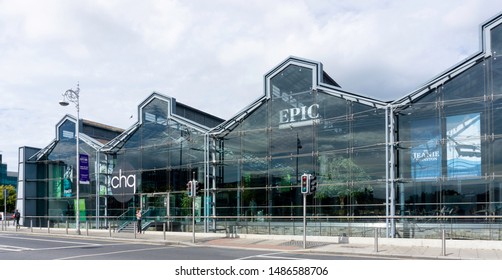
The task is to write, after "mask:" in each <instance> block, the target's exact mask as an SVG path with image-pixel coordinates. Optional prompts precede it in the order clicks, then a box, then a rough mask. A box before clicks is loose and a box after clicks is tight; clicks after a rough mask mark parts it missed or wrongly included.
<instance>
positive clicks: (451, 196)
mask: <svg viewBox="0 0 502 280" xmlns="http://www.w3.org/2000/svg"><path fill="white" fill-rule="evenodd" d="M501 23H502V16H498V17H495V18H493V19H491V20H489V21H487V22H486V23H484V24H483V25H481V41H482V44H481V45H482V49H481V51H480V52H479V53H477V54H474V55H473V56H471V57H470V58H468V59H466V60H465V61H463V62H461V63H459V64H457V65H455V66H453V67H451V68H450V69H448V70H446V71H445V72H443V73H441V74H440V75H438V76H437V77H434V78H433V79H431V80H430V81H429V82H427V83H425V84H424V86H423V87H421V88H419V89H417V90H416V91H414V92H412V93H411V94H407V95H405V96H404V97H403V98H401V99H398V100H395V101H390V102H388V101H381V100H377V99H373V98H369V97H366V96H361V95H358V94H354V93H351V92H347V91H344V90H343V89H342V88H341V87H340V86H339V85H338V84H337V82H336V81H335V80H333V79H332V78H331V77H330V76H329V75H328V74H327V73H326V72H324V70H323V66H322V64H321V63H319V62H316V61H311V60H307V59H303V58H297V57H289V58H287V59H286V60H284V61H283V62H282V63H280V64H279V65H278V66H276V67H275V68H274V69H272V70H271V71H270V72H268V73H266V74H265V76H264V88H263V91H264V92H263V94H262V96H261V97H260V98H258V99H257V100H256V101H255V102H253V103H252V104H249V106H247V107H246V108H244V109H243V110H241V111H240V112H238V113H237V114H236V115H235V116H234V117H232V118H230V119H228V120H222V119H219V118H217V117H215V116H212V115H209V114H207V113H204V112H202V111H199V110H197V109H194V108H192V107H189V106H187V105H184V104H181V103H177V102H176V100H175V99H174V98H170V97H168V96H165V95H162V94H158V93H153V94H152V95H150V96H149V97H148V98H147V99H145V100H144V101H143V102H142V103H141V104H139V106H138V112H139V114H138V121H137V123H136V124H135V125H133V126H132V127H130V128H129V129H127V130H124V131H119V130H116V129H115V130H114V129H111V128H108V129H105V130H103V131H102V132H104V131H106V132H107V133H109V134H107V137H103V136H100V137H98V136H97V134H96V133H95V132H91V131H85V130H84V132H83V133H82V135H81V136H82V138H81V139H83V140H81V142H82V143H81V145H80V147H81V148H80V149H81V152H82V153H85V154H87V155H89V162H90V165H89V170H92V171H91V172H90V178H91V180H90V182H89V184H87V185H84V186H83V187H81V189H80V198H81V202H79V203H80V204H79V205H81V206H82V207H80V210H81V211H84V212H82V213H81V214H82V215H80V216H81V219H84V220H85V219H89V220H91V221H92V222H95V225H96V227H102V226H108V224H109V223H110V222H112V221H113V222H114V223H116V224H117V225H118V226H119V227H121V225H124V227H125V226H126V225H127V219H128V217H132V216H133V215H134V214H133V213H134V210H135V209H136V208H141V209H142V210H143V212H144V214H143V217H146V219H147V222H146V223H145V226H146V227H150V228H152V229H155V228H157V227H158V225H159V224H163V223H166V222H167V224H168V229H169V230H176V231H177V230H186V226H187V225H189V223H188V222H187V217H188V216H189V215H191V213H192V198H191V197H189V196H188V195H187V183H188V182H189V181H191V180H196V181H197V186H198V187H199V188H200V190H199V192H198V193H197V195H196V196H195V198H194V199H195V203H194V205H195V213H196V214H195V216H196V219H197V230H198V231H206V232H207V231H213V230H217V229H218V228H220V227H222V226H223V227H227V228H228V226H229V225H232V226H234V227H236V228H238V229H239V230H240V231H241V232H244V233H258V234H260V233H267V234H292V235H295V234H301V233H302V231H303V226H304V225H303V223H302V218H303V217H304V213H306V216H307V217H308V227H307V228H306V230H308V234H309V235H344V234H348V235H351V236H367V235H368V234H369V235H370V236H371V235H373V231H372V229H373V228H374V227H381V228H384V229H385V235H386V236H389V237H429V236H437V231H438V230H441V229H444V228H446V226H448V228H449V229H450V231H451V232H450V234H451V236H452V237H459V238H486V239H500V238H502V237H500V236H499V235H500V230H501V227H500V225H501V224H502V223H500V222H501V220H500V218H502V211H501V210H502V179H501V178H502V176H501V175H502V166H501V164H502V151H500V149H501V148H502V145H501V143H502V140H501V139H502V137H501V135H502V122H499V118H501V117H500V115H501V114H500V112H502V111H501V110H502V98H501V96H502V64H501V63H502V62H501V61H502V56H501V54H502V25H501ZM372 95H378V92H376V93H373V94H372ZM89 127H91V126H89ZM74 128H75V120H74V119H72V118H71V117H69V116H67V117H65V118H64V119H63V120H62V121H61V122H60V123H59V124H58V125H57V136H58V137H57V140H56V141H55V142H53V143H51V144H50V145H49V146H48V147H46V148H44V149H42V150H39V151H37V152H36V153H33V152H29V150H26V151H25V152H26V153H20V185H21V186H23V189H22V191H21V192H20V193H21V197H20V200H21V201H22V203H25V205H24V207H25V211H27V216H33V217H40V216H43V217H48V218H47V219H49V220H54V219H56V218H55V217H60V216H61V217H72V216H73V215H74V213H72V209H74V208H75V203H77V202H76V201H75V190H74V188H72V184H71V182H72V180H75V178H74V176H75V174H74V172H72V170H74V162H75V161H76V158H75V137H74V130H75V129H74ZM93 133H94V134H93ZM114 133H115V134H114ZM99 139H100V140H99ZM105 140H106V141H105ZM23 151H24V150H23ZM21 155H23V156H21ZM21 167H22V168H21ZM21 173H22V174H21ZM21 175H22V177H21ZM304 175H307V176H309V178H311V183H312V185H311V186H310V185H309V186H307V187H308V190H310V189H312V191H311V192H310V191H306V192H307V193H304V192H305V191H304V190H302V180H303V179H302V177H303V176H304ZM35 202H36V203H35ZM25 216H26V215H25ZM474 229H476V231H475V233H473V231H474Z"/></svg>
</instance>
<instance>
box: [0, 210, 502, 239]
mask: <svg viewBox="0 0 502 280" xmlns="http://www.w3.org/2000/svg"><path fill="white" fill-rule="evenodd" d="M128 211H129V210H128ZM156 214H159V213H157V212H155V209H148V210H147V211H145V212H144V215H143V227H144V228H145V229H147V230H150V231H162V230H163V228H164V227H165V228H166V230H167V231H169V232H192V217H191V216H169V217H168V216H159V215H156ZM196 219H197V220H196V223H195V231H196V232H204V230H205V226H204V224H205V221H207V223H206V224H209V225H210V226H209V227H207V228H206V230H207V231H208V232H226V233H239V234H262V235H293V236H296V235H303V231H304V224H303V217H301V216H266V215H265V216H259V217H257V216H239V217H236V216H218V217H212V216H208V217H204V216H197V217H196ZM96 220H98V221H99V223H96V222H95V221H96ZM389 220H393V223H392V224H394V226H395V228H394V231H392V232H395V235H394V236H390V235H389V234H390V232H391V231H390V228H389V226H390V223H386V221H389ZM126 221H128V222H129V223H131V222H133V221H135V216H133V215H132V214H130V213H124V214H123V215H120V216H99V219H96V217H95V216H83V217H81V221H80V222H81V224H83V225H85V227H86V229H110V230H112V231H113V232H119V231H120V229H121V227H122V226H123V224H124V223H125V222H126ZM12 223H13V221H11V220H8V221H1V224H2V228H4V227H8V226H12ZM75 225H76V223H75V218H74V217H58V216H27V217H22V218H21V226H23V227H28V228H39V229H42V228H47V229H48V230H50V229H51V228H59V229H66V228H68V230H71V229H74V228H75ZM375 228H379V229H380V230H379V237H393V238H411V239H413V238H416V239H438V238H441V234H442V232H443V231H444V232H445V234H446V237H447V238H449V239H471V240H502V216H403V217H385V216H374V217H368V216H350V217H347V216H307V218H306V226H305V230H306V234H307V235H308V236H319V237H323V236H348V237H373V236H374V229H375Z"/></svg>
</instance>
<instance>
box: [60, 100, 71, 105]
mask: <svg viewBox="0 0 502 280" xmlns="http://www.w3.org/2000/svg"><path fill="white" fill-rule="evenodd" d="M59 105H61V106H68V105H70V103H69V102H68V101H66V99H63V100H61V101H59Z"/></svg>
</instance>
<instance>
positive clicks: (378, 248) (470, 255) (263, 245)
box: [0, 226, 502, 260]
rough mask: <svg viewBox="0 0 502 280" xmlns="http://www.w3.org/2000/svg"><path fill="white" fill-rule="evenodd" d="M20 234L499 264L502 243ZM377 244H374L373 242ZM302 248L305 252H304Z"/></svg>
mask: <svg viewBox="0 0 502 280" xmlns="http://www.w3.org/2000/svg"><path fill="white" fill-rule="evenodd" d="M14 232H17V233H23V234H37V235H51V236H67V237H73V238H82V239H86V240H87V239H89V240H91V239H105V240H117V241H128V242H148V243H154V244H163V245H184V246H218V247H226V248H241V249H242V248H246V249H259V250H282V251H299V252H312V253H323V254H343V255H359V256H361V255H363V256H369V257H389V258H396V259H403V258H404V259H429V260H431V259H432V260H434V259H437V260H441V259H442V260H502V241H486V240H446V241H445V247H444V248H443V245H442V241H441V240H425V239H399V238H378V239H377V240H375V239H374V238H356V237H354V238H352V237H343V238H340V237H324V236H321V237H319V236H315V237H314V236H307V237H306V243H305V244H304V243H303V236H279V235H273V236H271V235H250V234H235V235H229V234H225V233H199V232H197V233H195V242H193V241H194V240H193V239H194V236H193V233H191V232H161V231H146V232H145V233H143V234H139V233H137V234H134V233H130V232H129V233H127V232H120V233H117V232H113V231H109V230H96V229H89V230H86V229H81V234H80V235H77V234H76V232H75V229H65V228H51V229H49V230H48V229H47V228H26V227H21V228H19V229H16V228H15V227H14V226H9V227H7V228H2V229H1V231H0V233H14ZM375 241H376V242H375ZM304 247H305V248H304ZM443 253H444V255H443Z"/></svg>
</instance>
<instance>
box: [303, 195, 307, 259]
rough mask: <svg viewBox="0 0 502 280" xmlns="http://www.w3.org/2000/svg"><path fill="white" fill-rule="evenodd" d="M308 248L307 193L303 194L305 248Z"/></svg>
mask: <svg viewBox="0 0 502 280" xmlns="http://www.w3.org/2000/svg"><path fill="white" fill-rule="evenodd" d="M306 248H307V194H306V193H304V194H303V249H306Z"/></svg>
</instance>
